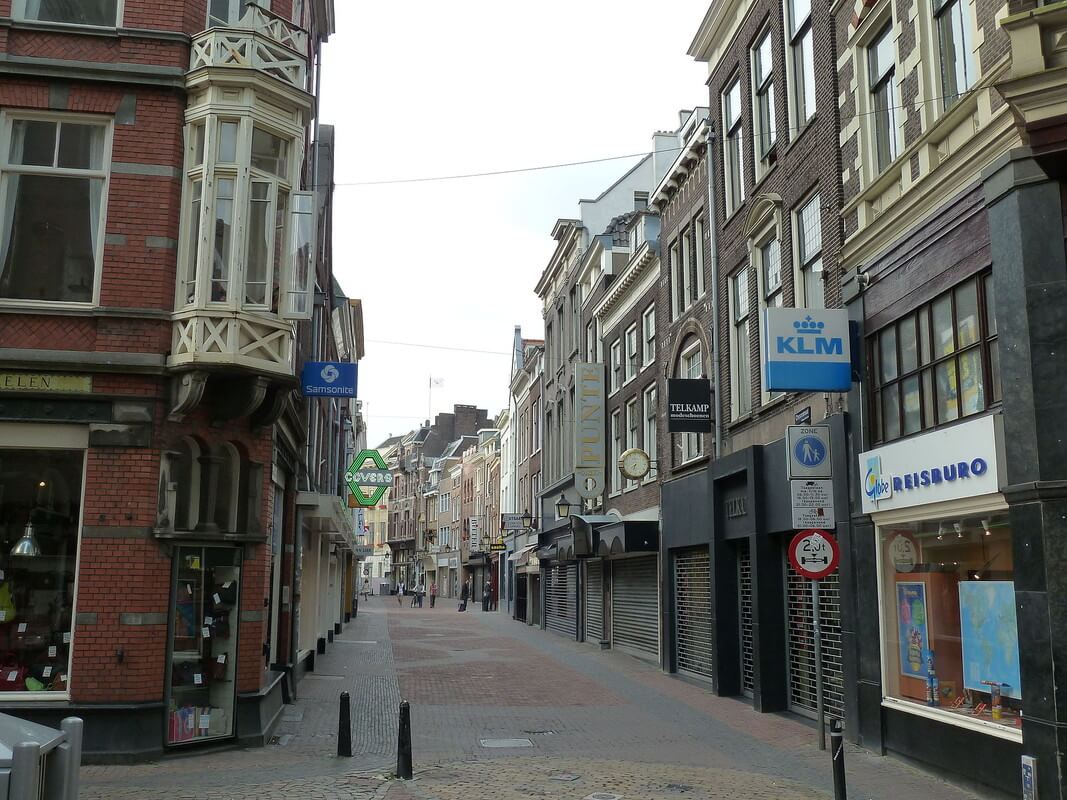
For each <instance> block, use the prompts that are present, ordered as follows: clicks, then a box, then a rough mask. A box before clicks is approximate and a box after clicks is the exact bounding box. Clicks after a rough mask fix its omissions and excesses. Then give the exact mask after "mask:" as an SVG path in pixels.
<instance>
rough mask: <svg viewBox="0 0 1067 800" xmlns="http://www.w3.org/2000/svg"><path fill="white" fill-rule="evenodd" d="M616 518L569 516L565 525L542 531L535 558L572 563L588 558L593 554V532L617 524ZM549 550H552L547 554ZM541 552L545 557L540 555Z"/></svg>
mask: <svg viewBox="0 0 1067 800" xmlns="http://www.w3.org/2000/svg"><path fill="white" fill-rule="evenodd" d="M618 519H619V518H618V517H614V516H606V515H605V516H600V515H581V514H571V515H570V517H569V518H568V519H567V522H566V524H561V525H557V526H556V527H554V528H551V529H549V530H547V531H542V532H541V534H540V536H539V538H540V541H541V545H542V548H541V550H538V551H537V557H538V558H540V559H542V560H548V561H573V560H574V559H576V558H588V557H589V556H592V555H594V553H593V531H595V530H596V529H597V528H599V527H600V526H602V525H606V524H608V523H611V522H618ZM549 550H554V552H553V553H551V554H548V551H549ZM542 551H544V552H545V553H546V555H542Z"/></svg>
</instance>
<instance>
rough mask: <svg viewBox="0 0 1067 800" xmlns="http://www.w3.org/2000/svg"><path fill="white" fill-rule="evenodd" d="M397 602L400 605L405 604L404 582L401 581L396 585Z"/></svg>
mask: <svg viewBox="0 0 1067 800" xmlns="http://www.w3.org/2000/svg"><path fill="white" fill-rule="evenodd" d="M396 604H397V605H398V606H402V605H404V582H403V581H400V583H398V584H397V585H396Z"/></svg>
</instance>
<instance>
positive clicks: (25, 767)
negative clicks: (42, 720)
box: [0, 714, 82, 800]
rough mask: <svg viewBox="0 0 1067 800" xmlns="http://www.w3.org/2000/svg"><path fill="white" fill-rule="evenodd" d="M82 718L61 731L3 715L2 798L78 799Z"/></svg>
mask: <svg viewBox="0 0 1067 800" xmlns="http://www.w3.org/2000/svg"><path fill="white" fill-rule="evenodd" d="M81 755H82V721H81V720H80V719H78V718H77V717H67V718H66V719H65V720H63V722H61V723H60V730H56V729H55V728H49V727H47V726H46V725H38V724H37V723H36V722H30V721H28V720H25V719H20V718H19V717H13V716H11V715H9V714H0V800H37V798H44V800H76V798H77V797H78V786H79V784H78V780H79V778H78V769H79V767H80V766H81Z"/></svg>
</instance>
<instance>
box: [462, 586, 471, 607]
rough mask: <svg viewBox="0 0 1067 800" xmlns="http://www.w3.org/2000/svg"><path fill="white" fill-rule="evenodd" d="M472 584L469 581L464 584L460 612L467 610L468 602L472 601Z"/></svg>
mask: <svg viewBox="0 0 1067 800" xmlns="http://www.w3.org/2000/svg"><path fill="white" fill-rule="evenodd" d="M470 596H471V593H470V584H469V583H468V582H467V581H464V582H463V588H462V589H460V590H459V610H460V611H466V610H467V600H468V599H470Z"/></svg>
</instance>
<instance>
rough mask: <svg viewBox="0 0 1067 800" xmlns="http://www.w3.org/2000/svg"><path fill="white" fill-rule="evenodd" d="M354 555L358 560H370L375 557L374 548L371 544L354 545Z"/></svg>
mask: <svg viewBox="0 0 1067 800" xmlns="http://www.w3.org/2000/svg"><path fill="white" fill-rule="evenodd" d="M352 555H354V556H355V557H356V558H370V557H371V556H372V555H374V548H373V547H371V546H370V545H369V544H354V545H352Z"/></svg>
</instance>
